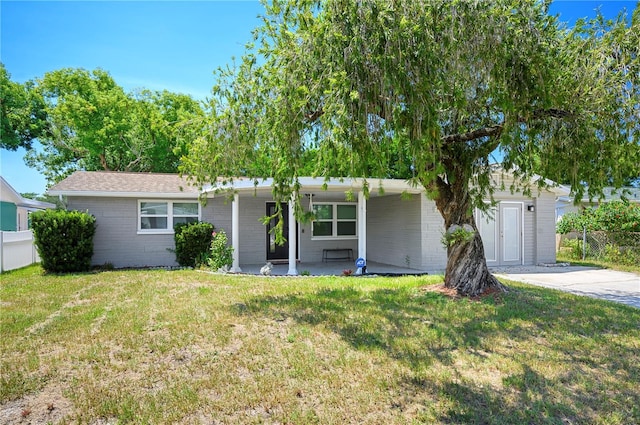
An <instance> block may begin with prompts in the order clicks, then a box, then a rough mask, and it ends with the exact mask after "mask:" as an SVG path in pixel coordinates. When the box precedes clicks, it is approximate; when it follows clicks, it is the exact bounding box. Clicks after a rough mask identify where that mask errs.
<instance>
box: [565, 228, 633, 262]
mask: <svg viewBox="0 0 640 425" xmlns="http://www.w3.org/2000/svg"><path fill="white" fill-rule="evenodd" d="M559 254H560V256H563V257H568V258H570V259H575V260H579V259H582V260H586V259H596V260H602V261H606V262H610V263H617V264H625V265H629V266H631V265H638V264H640V232H604V231H593V232H588V231H587V230H586V229H584V230H583V231H581V232H570V233H567V234H564V235H561V236H560V247H559Z"/></svg>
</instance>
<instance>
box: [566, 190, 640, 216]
mask: <svg viewBox="0 0 640 425" xmlns="http://www.w3.org/2000/svg"><path fill="white" fill-rule="evenodd" d="M563 188H564V189H565V190H566V192H567V193H566V194H564V195H561V196H558V197H557V199H556V221H558V220H560V218H562V216H563V215H565V214H566V213H569V212H579V211H582V210H583V209H585V208H589V207H597V206H598V205H600V204H601V203H606V202H611V201H617V200H620V199H626V200H628V201H629V202H635V203H640V188H637V187H623V188H620V189H615V188H613V187H605V188H604V189H603V192H604V197H603V198H602V199H592V200H589V197H588V196H587V195H585V196H584V197H583V198H582V200H581V201H580V202H578V203H577V204H576V203H575V202H574V197H572V196H570V195H569V189H568V188H565V187H563Z"/></svg>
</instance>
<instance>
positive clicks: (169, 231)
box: [136, 199, 202, 235]
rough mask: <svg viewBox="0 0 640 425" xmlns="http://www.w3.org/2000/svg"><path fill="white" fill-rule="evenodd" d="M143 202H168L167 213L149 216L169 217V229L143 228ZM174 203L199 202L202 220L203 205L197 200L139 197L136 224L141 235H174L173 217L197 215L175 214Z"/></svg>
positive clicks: (199, 219)
mask: <svg viewBox="0 0 640 425" xmlns="http://www.w3.org/2000/svg"><path fill="white" fill-rule="evenodd" d="M143 202H153V203H166V204H167V214H166V216H165V215H156V216H149V217H166V218H167V227H169V228H168V229H143V228H142V218H143V217H144V216H143V215H142V203H143ZM173 204H197V205H198V221H202V205H201V204H200V202H198V201H197V200H190V199H184V200H173V201H169V200H167V199H138V212H137V214H136V217H137V219H138V224H137V225H136V227H137V229H138V234H139V235H172V234H173V233H174V231H173V219H174V217H175V218H178V217H195V216H192V215H182V214H180V215H175V216H174V215H173Z"/></svg>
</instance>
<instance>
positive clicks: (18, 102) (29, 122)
mask: <svg viewBox="0 0 640 425" xmlns="http://www.w3.org/2000/svg"><path fill="white" fill-rule="evenodd" d="M0 120H1V127H0V148H2V149H8V150H16V149H18V148H20V147H23V148H25V149H31V145H32V143H33V140H34V139H36V138H38V137H41V136H44V135H46V134H47V133H46V130H47V126H46V113H45V110H44V102H43V100H42V98H41V97H40V96H38V94H37V93H35V92H34V91H33V90H32V84H31V83H27V84H20V83H17V82H15V81H11V75H10V74H9V73H8V72H7V69H6V68H5V66H4V64H2V63H0Z"/></svg>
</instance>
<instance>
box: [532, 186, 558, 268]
mask: <svg viewBox="0 0 640 425" xmlns="http://www.w3.org/2000/svg"><path fill="white" fill-rule="evenodd" d="M535 214H536V226H535V229H536V230H535V236H536V245H535V246H536V258H535V264H551V263H555V262H556V222H555V214H556V213H555V195H554V194H553V193H549V192H545V193H542V194H541V195H540V197H538V198H537V200H536V213H535Z"/></svg>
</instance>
